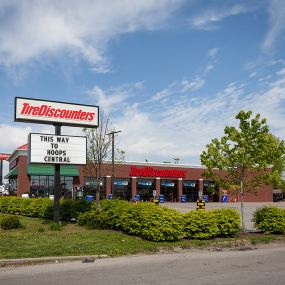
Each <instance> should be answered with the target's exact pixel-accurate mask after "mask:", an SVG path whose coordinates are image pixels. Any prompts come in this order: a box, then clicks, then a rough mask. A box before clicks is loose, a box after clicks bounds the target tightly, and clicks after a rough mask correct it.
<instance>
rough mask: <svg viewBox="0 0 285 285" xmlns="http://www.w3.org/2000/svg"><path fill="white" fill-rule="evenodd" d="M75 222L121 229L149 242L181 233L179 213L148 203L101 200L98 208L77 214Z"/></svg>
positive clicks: (180, 236)
mask: <svg viewBox="0 0 285 285" xmlns="http://www.w3.org/2000/svg"><path fill="white" fill-rule="evenodd" d="M78 224H79V225H86V226H88V227H91V228H95V229H98V228H101V229H104V228H109V229H114V230H122V231H124V232H126V233H128V234H131V235H137V236H141V237H142V238H144V239H146V240H151V241H174V240H179V239H181V238H182V237H183V235H184V230H183V219H182V214H179V213H178V212H177V211H175V210H171V209H168V208H163V207H157V206H155V205H153V204H151V203H138V204H131V203H129V202H127V201H119V200H112V201H107V200H106V201H102V203H101V211H100V212H99V211H96V210H94V209H92V210H91V211H90V212H88V213H83V214H80V215H79V218H78Z"/></svg>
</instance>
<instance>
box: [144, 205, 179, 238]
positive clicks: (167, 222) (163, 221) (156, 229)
mask: <svg viewBox="0 0 285 285" xmlns="http://www.w3.org/2000/svg"><path fill="white" fill-rule="evenodd" d="M142 205H143V207H142V210H141V213H140V214H141V223H142V229H141V236H142V238H144V239H147V240H151V241H177V240H179V239H181V238H182V237H183V236H184V225H183V218H182V214H180V213H178V212H177V211H176V210H172V209H168V208H165V207H157V206H155V205H153V204H150V203H146V204H142Z"/></svg>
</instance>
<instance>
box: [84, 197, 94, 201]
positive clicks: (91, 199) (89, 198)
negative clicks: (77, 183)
mask: <svg viewBox="0 0 285 285" xmlns="http://www.w3.org/2000/svg"><path fill="white" fill-rule="evenodd" d="M85 200H86V201H89V202H92V201H94V197H93V196H92V195H87V196H86V197H85Z"/></svg>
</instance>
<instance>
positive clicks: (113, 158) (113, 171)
mask: <svg viewBox="0 0 285 285" xmlns="http://www.w3.org/2000/svg"><path fill="white" fill-rule="evenodd" d="M121 132H122V131H112V132H110V133H108V134H107V135H112V179H111V193H112V194H113V181H114V176H115V134H117V133H121Z"/></svg>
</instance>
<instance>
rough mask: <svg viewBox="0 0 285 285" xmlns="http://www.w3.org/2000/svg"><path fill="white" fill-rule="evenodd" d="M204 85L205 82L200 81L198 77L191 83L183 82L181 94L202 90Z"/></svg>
mask: <svg viewBox="0 0 285 285" xmlns="http://www.w3.org/2000/svg"><path fill="white" fill-rule="evenodd" d="M204 84H205V80H204V79H201V78H200V77H199V76H196V77H195V79H194V80H193V81H189V80H183V81H182V82H181V85H182V90H181V91H182V93H183V92H191V91H195V90H198V89H200V88H202V87H203V86H204Z"/></svg>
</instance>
